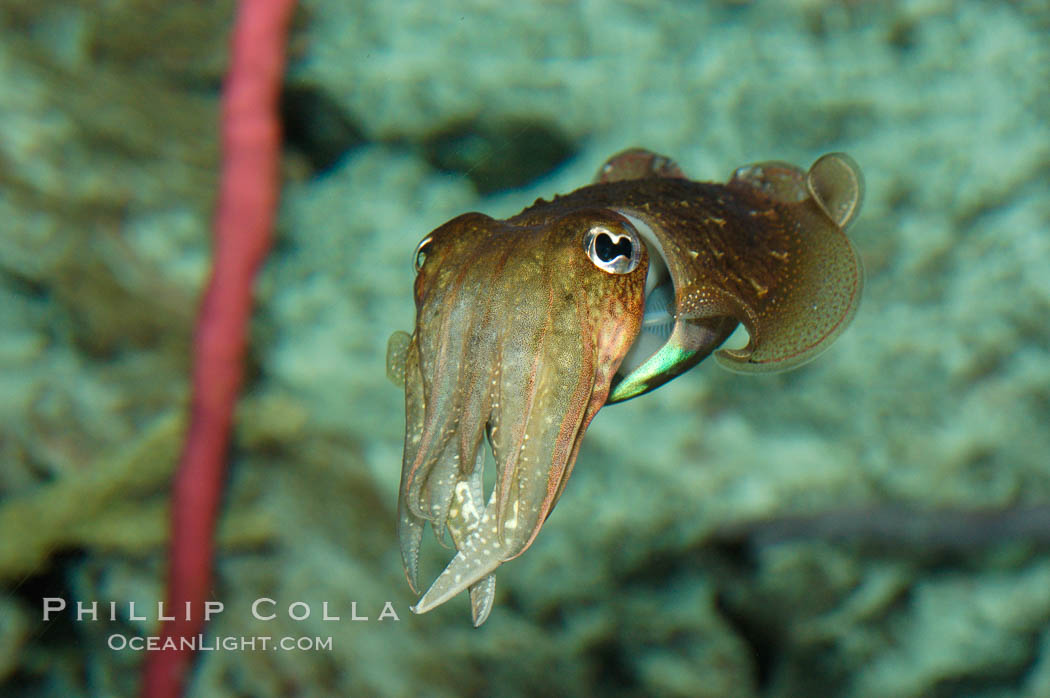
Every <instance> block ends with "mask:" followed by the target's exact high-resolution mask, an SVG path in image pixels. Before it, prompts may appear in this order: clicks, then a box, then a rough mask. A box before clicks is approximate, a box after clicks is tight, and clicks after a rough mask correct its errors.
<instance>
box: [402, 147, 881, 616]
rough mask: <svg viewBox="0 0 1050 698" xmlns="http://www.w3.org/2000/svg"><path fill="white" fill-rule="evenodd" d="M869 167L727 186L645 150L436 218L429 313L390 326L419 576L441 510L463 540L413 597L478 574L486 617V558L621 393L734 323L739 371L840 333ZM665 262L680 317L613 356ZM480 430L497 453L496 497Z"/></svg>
mask: <svg viewBox="0 0 1050 698" xmlns="http://www.w3.org/2000/svg"><path fill="white" fill-rule="evenodd" d="M862 186H863V185H862V183H861V180H860V175H859V170H858V169H857V168H856V166H855V164H854V163H853V162H852V161H851V160H849V158H848V157H846V156H842V155H831V156H825V157H824V158H822V159H821V160H818V162H817V163H816V164H814V166H813V168H811V169H810V171H809V172H808V173H803V172H802V171H801V170H799V169H797V168H794V167H792V166H790V165H784V164H782V163H768V164H761V165H753V166H750V167H746V168H741V169H740V170H738V171H737V172H736V174H735V175H734V177H733V179H732V180H731V181H730V182H729V183H728V184H725V185H721V184H711V183H703V182H693V181H690V180H688V179H686V178H685V177H684V175H683V174H682V172H681V170H680V169H679V168H678V166H677V165H675V164H674V163H673V161H671V160H669V159H668V158H665V157H662V156H658V155H656V154H653V153H650V152H648V151H643V150H631V151H625V152H624V153H621V154H620V155H618V156H616V157H614V158H612V159H611V160H610V161H609V162H608V163H606V165H605V166H603V168H602V169H601V170H600V171H599V181H598V182H597V183H595V184H592V185H590V186H587V187H583V188H582V189H578V190H576V191H574V192H572V193H571V194H568V195H566V196H557V197H555V198H554V199H553V200H552V201H543V200H539V201H537V202H536V203H535V204H534V205H533V206H531V207H529V208H528V209H526V210H525V211H523V212H521V213H520V214H518V215H517V216H514V217H512V218H509V219H507V220H506V221H498V220H495V219H492V218H490V217H488V216H485V215H482V214H480V213H468V214H465V215H463V216H460V217H458V218H455V219H453V220H452V221H449V222H448V223H446V224H445V225H443V226H441V227H440V228H438V229H437V230H435V231H434V232H433V233H431V234H430V235H429V236H427V238H425V239H424V241H423V242H422V243H421V244H420V248H419V250H418V254H417V270H418V273H417V277H416V282H415V299H416V327H415V331H414V332H413V334H412V335H411V337H409V336H408V335H406V334H404V333H395V335H394V336H393V337H391V342H390V350H389V356H388V371H389V372H390V374H391V376H392V377H394V378H395V379H396V380H398V381H403V382H404V385H405V399H406V434H405V453H404V464H403V468H402V478H401V488H400V497H399V502H398V509H399V512H398V516H399V526H398V533H399V537H400V538H401V549H402V556H403V560H404V564H405V570H406V573H407V576H408V579H409V582H410V584H411V586H412V588H413V589H414V590H416V589H418V588H419V585H418V554H419V546H420V544H421V539H422V534H423V528H424V525H425V523H426V522H427V521H430V522H431V525H432V526H433V527H434V530H435V532H436V533H437V534H438V537H439V540H441V539H443V538H444V535H443V533H444V531H445V530H448V531H449V534H450V536H451V539H452V543H453V545H454V546H455V548H456V550H457V553H456V555H455V557H454V558H453V560H452V561H451V562H450V563H449V565H448V567H447V568H446V569H445V571H444V572H442V574H441V575H440V576H439V577H438V578H437V580H436V581H435V582H434V584H433V585H432V586H431V587H430V588H429V589H428V590H427V592H426V593H425V594H423V596H422V598H421V599H420V601H419V603H418V604H417V606H416V607H415V608H414V610H415V611H417V612H419V613H422V612H425V611H427V610H430V609H431V608H434V607H435V606H437V605H440V604H442V603H444V602H445V601H447V600H448V599H449V598H451V597H452V596H454V595H456V594H458V593H459V592H461V591H463V590H465V589H469V590H470V594H471V602H472V609H473V615H474V622H475V625H479V624H480V623H481V622H483V621H484V620H485V618H486V617H487V615H488V613H489V610H490V609H491V605H492V599H493V594H494V577H493V574H492V573H493V572H494V570H495V569H496V568H497V567H498V566H499V565H500V564H501V563H502V562H504V561H506V560H509V559H512V558H514V557H516V556H518V555H520V554H521V553H522V552H524V550H525V549H526V548H528V547H529V545H531V543H532V541H533V540H534V539H535V537H536V535H537V533H538V532H539V529H540V527H541V526H542V525H543V522H544V520H545V519H546V518H547V516H548V515H549V514H550V512H551V510H552V509H553V507H554V505H555V503H556V502H557V500H558V498H559V497H560V495H561V493H562V491H563V490H564V487H565V483H566V481H567V480H568V477H569V474H570V473H571V471H572V466H573V463H574V462H575V459H576V454H577V452H578V450H579V446H580V442H581V440H582V438H583V434H584V432H585V431H586V428H587V425H588V424H589V423H590V421H591V419H592V418H593V417H594V415H595V414H596V413H597V411H598V410H599V409H600V408H601V407H602V406H603V405H604V404H606V403H607V402H614V401H619V400H625V399H628V398H631V397H635V396H637V395H640V394H642V393H644V392H647V391H649V390H652V389H653V388H655V387H657V386H659V385H661V384H662V383H664V382H666V381H667V380H670V379H671V378H673V377H674V376H676V375H679V374H680V373H682V372H683V371H685V370H687V369H688V368H690V367H691V366H693V365H695V364H696V363H697V362H699V361H700V360H702V359H703V358H704V357H705V356H707V355H709V354H710V353H711V352H712V351H713V350H715V349H716V348H717V347H718V346H719V345H720V344H721V343H722V342H723V341H724V340H725V339H726V338H727V337H728V336H729V334H731V333H732V331H733V329H734V328H735V327H736V325H737V324H738V323H742V324H743V325H744V326H745V328H746V329H747V330H748V333H749V336H750V341H749V343H748V345H747V346H746V347H745V348H743V349H740V350H735V351H729V350H721V351H719V352H718V354H717V357H718V358H719V360H720V361H721V362H722V363H723V364H724V365H728V366H729V367H731V368H734V369H736V370H743V371H753V370H777V369H783V368H789V367H792V366H795V365H798V364H800V363H802V362H804V361H806V360H808V359H810V358H812V357H813V356H815V355H816V354H817V353H819V351H820V350H822V349H823V348H824V347H826V346H827V344H829V343H830V342H831V341H832V340H833V339H834V337H835V336H837V335H838V334H839V333H840V332H841V331H842V329H843V328H844V327H845V326H846V324H848V322H849V320H850V318H851V317H852V315H853V313H854V312H855V309H856V306H857V303H858V300H859V297H860V289H861V279H862V275H861V268H860V264H859V261H858V259H857V256H856V254H855V253H854V251H853V249H852V246H851V245H850V243H849V241H848V239H847V238H846V236H845V235H844V233H843V229H844V227H845V226H846V225H848V224H849V222H851V221H852V220H853V218H854V217H855V215H856V212H857V210H858V207H859V204H860V197H861V193H862ZM594 231H604V232H605V233H607V234H608V236H607V237H606V238H605V239H604V242H613V241H618V242H617V245H619V244H620V243H622V242H623V241H627V243H625V245H626V246H625V247H623V248H620V247H615V249H614V250H613V252H608V249H612V248H603V249H604V250H605V251H604V252H601V253H597V252H596V251H595V250H596V248H595V247H593V246H591V247H588V246H587V245H588V241H589V240H593V239H594V238H593V236H594ZM646 236H649V239H648V240H647V241H645V242H644V244H643V238H645V237H646ZM628 243H630V244H628ZM635 248H638V249H637V250H636V253H635V259H634V260H633V262H632V265H634V264H636V266H630V267H629V268H628V267H624V268H625V269H627V271H623V272H622V273H620V272H615V273H614V272H612V271H610V270H609V269H608V268H602V264H604V263H606V262H607V260H605V259H604V258H601V257H602V255H615V254H619V252H617V250H621V249H635ZM596 254H597V255H598V257H599V258H601V259H599V258H596V257H595V255H596ZM614 263H616V264H621V265H622V264H624V263H625V257H624V256H622V255H621V256H620V257H618V258H617V259H616V260H614ZM652 264H656V265H657V266H656V267H652V269H653V273H654V276H653V277H652V278H656V277H655V274H656V273H657V269H662V268H664V266H663V265H666V272H663V273H664V274H666V275H669V277H670V281H671V282H673V287H674V294H673V295H674V329H673V331H672V333H671V336H670V337H669V338H668V339H667V340H666V343H665V344H663V346H662V347H661V349H660V350H659V351H658V352H657V353H656V354H655V355H654V356H653V357H651V358H650V359H649V360H648V361H645V362H644V363H642V364H641V365H640V366H638V367H636V368H629V369H626V370H625V371H624V373H625V374H627V375H618V374H617V370H618V369H619V368H620V366H621V362H622V360H623V359H624V357H625V355H627V353H628V350H629V349H630V348H631V346H632V344H633V343H634V341H635V339H636V337H638V336H639V328H640V327H641V324H642V317H643V313H644V308H645V294H646V276H647V272H649V270H650V267H651V265H652ZM483 439H487V440H488V442H489V444H490V446H491V449H492V452H493V455H494V457H495V461H496V467H497V482H496V486H495V488H494V490H493V492H492V494H491V496H490V497H489V498H488V500H487V502H486V501H485V499H484V496H483V493H482V486H481V485H482V463H483V461H484V451H483V450H482V448H481V444H482V440H483Z"/></svg>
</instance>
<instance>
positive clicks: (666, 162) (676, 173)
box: [594, 148, 686, 183]
mask: <svg viewBox="0 0 1050 698" xmlns="http://www.w3.org/2000/svg"><path fill="white" fill-rule="evenodd" d="M648 177H676V178H679V179H686V176H685V173H684V172H682V169H681V168H680V167H679V166H678V163H676V162H675V161H674V160H672V159H671V158H669V157H667V156H666V155H659V154H657V153H654V152H652V151H650V150H646V149H644V148H630V149H629V150H624V151H623V152H620V153H617V154H616V155H613V156H612V157H611V158H609V159H608V160H606V161H605V164H604V165H602V166H601V167H600V168H598V174H597V175H596V176H595V178H594V181H595V182H598V183H604V182H622V181H625V180H629V179H646V178H648Z"/></svg>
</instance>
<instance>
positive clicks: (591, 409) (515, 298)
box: [388, 208, 648, 624]
mask: <svg viewBox="0 0 1050 698" xmlns="http://www.w3.org/2000/svg"><path fill="white" fill-rule="evenodd" d="M647 268H648V253H647V251H646V247H645V245H644V244H643V243H642V241H641V239H640V238H639V236H638V233H637V231H636V230H634V228H633V226H632V224H631V223H630V222H629V221H628V220H627V219H626V218H625V217H623V216H621V215H619V214H617V213H615V212H611V211H607V210H597V209H586V208H584V209H574V210H571V211H569V212H567V213H564V214H563V215H559V216H552V217H550V218H547V219H544V220H543V221H540V222H537V223H536V224H534V225H517V224H513V223H511V222H507V221H496V220H494V219H492V218H489V217H487V216H482V215H481V214H467V215H465V216H461V217H459V218H457V219H454V220H453V221H450V222H449V223H447V224H446V225H444V226H442V227H441V228H439V229H437V230H435V231H434V232H433V233H431V234H430V235H429V236H427V237H426V238H425V239H424V241H423V242H422V243H421V244H420V247H419V249H418V251H417V270H418V273H417V277H416V284H415V296H416V329H415V332H414V333H413V334H412V335H411V336H410V337H409V336H407V335H404V334H395V336H394V337H393V338H391V342H390V346H389V355H388V371H389V372H390V373H391V375H392V377H393V378H394V379H395V380H402V379H403V381H404V386H405V401H406V433H405V452H404V461H403V467H402V477H401V487H400V496H399V502H398V510H399V511H398V517H399V524H398V528H399V531H398V533H399V537H400V539H401V550H402V558H403V562H404V565H405V570H406V575H407V576H408V579H409V583H410V585H412V587H413V589H418V588H419V586H418V576H419V561H418V560H419V547H420V545H421V541H422V536H423V528H424V525H425V523H426V522H427V521H429V522H430V523H431V525H432V527H433V528H434V530H435V533H437V535H438V537H439V539H442V538H443V537H444V535H443V534H444V532H445V531H446V530H447V531H448V532H449V534H450V537H451V538H452V543H453V545H454V546H455V548H456V550H457V553H456V555H455V556H454V558H453V559H452V561H451V562H450V563H449V565H448V567H447V568H446V569H445V571H444V572H442V573H441V574H440V575H439V576H438V578H437V579H436V580H435V581H434V583H433V584H432V585H431V586H430V588H429V589H427V591H426V592H425V593H424V594H423V596H422V597H421V598H420V600H419V602H418V603H417V604H416V606H415V607H414V609H413V610H415V611H416V612H418V613H423V612H425V611H428V610H430V609H432V608H434V607H435V606H438V605H440V604H442V603H444V602H445V601H446V600H448V599H449V598H451V597H453V596H455V595H456V594H458V593H460V592H461V591H463V590H466V589H470V590H471V600H472V610H473V613H474V622H475V624H480V623H481V622H483V621H484V619H485V617H486V616H487V614H488V610H489V608H491V604H492V593H493V589H494V580H493V579H492V577H491V575H492V572H493V571H494V570H495V569H496V568H497V567H499V565H500V564H502V563H503V562H505V561H507V560H510V559H512V558H514V557H517V556H518V555H520V554H521V553H522V552H523V551H524V550H525V549H526V548H528V547H529V545H531V543H532V541H533V540H534V539H535V537H536V535H537V533H538V532H539V529H540V527H541V526H542V524H543V522H544V520H545V519H546V518H547V516H548V515H549V514H550V512H551V510H552V509H553V507H554V505H555V503H556V502H557V500H558V497H559V496H560V494H561V492H562V490H563V488H564V484H565V482H566V480H567V479H568V477H569V474H570V473H571V471H572V466H573V463H574V462H575V459H576V454H577V452H578V449H579V444H580V440H581V439H582V437H583V434H584V432H585V431H586V428H587V425H588V424H589V423H590V421H591V419H592V418H593V417H594V415H595V414H596V413H597V411H598V410H599V408H601V406H602V405H603V404H605V401H606V398H607V397H608V392H609V388H610V385H611V382H612V378H613V376H614V375H615V372H616V370H617V368H618V367H619V363H620V361H621V359H622V358H623V356H624V354H626V352H627V349H628V348H629V347H630V345H631V344H632V342H633V341H634V338H635V336H636V335H637V333H638V330H639V327H640V323H641V318H642V315H643V304H644V287H645V279H646V273H647ZM486 440H487V442H488V444H489V446H490V447H491V449H492V453H493V456H494V459H495V462H496V468H497V473H496V485H495V487H494V489H493V491H492V493H491V495H490V496H489V497H488V500H487V501H484V500H483V499H482V493H481V490H482V466H483V462H484V452H483V450H482V446H483V441H486Z"/></svg>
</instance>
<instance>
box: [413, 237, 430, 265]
mask: <svg viewBox="0 0 1050 698" xmlns="http://www.w3.org/2000/svg"><path fill="white" fill-rule="evenodd" d="M433 241H434V237H433V236H432V235H427V236H426V237H425V238H423V239H422V240H421V241H420V242H419V244H418V245H416V251H415V253H413V255H412V260H413V264H414V265H415V267H416V271H420V270H421V269H422V268H423V265H424V264H425V263H426V261H427V248H428V247H430V243H431V242H433Z"/></svg>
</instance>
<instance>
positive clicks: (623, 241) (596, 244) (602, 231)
mask: <svg viewBox="0 0 1050 698" xmlns="http://www.w3.org/2000/svg"><path fill="white" fill-rule="evenodd" d="M583 249H585V250H586V251H587V256H588V257H589V258H590V260H591V261H592V262H594V266H596V267H598V268H599V269H601V270H602V271H604V272H607V273H609V274H630V273H631V272H632V271H634V270H635V269H636V268H637V267H638V261H639V260H640V259H641V258H642V241H641V238H639V237H638V231H637V230H635V229H634V226H632V225H631V224H630V223H627V222H626V221H624V222H623V223H622V224H620V225H619V226H616V227H612V226H609V225H605V224H598V225H595V226H592V227H591V229H590V230H588V231H587V235H585V236H584V238H583Z"/></svg>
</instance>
